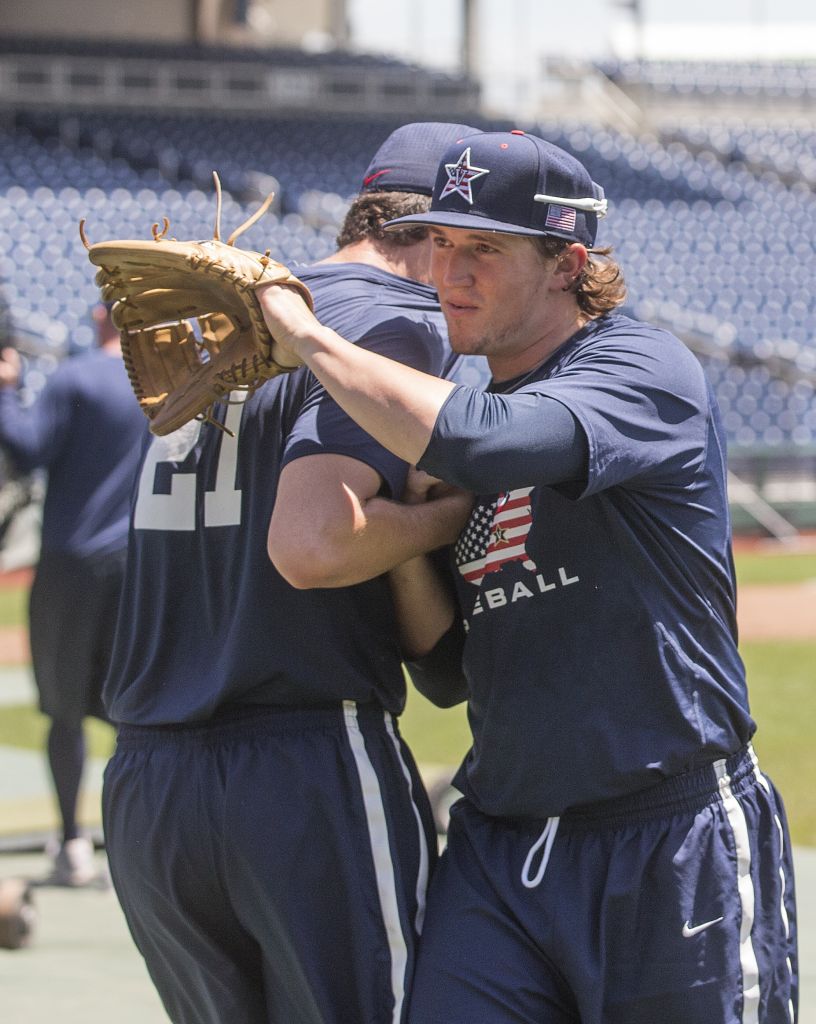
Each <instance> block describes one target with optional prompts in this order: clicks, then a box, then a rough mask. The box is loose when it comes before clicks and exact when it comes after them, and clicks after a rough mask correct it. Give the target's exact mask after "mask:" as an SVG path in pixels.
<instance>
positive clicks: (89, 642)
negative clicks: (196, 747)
mask: <svg viewBox="0 0 816 1024" xmlns="http://www.w3.org/2000/svg"><path fill="white" fill-rule="evenodd" d="M93 317H94V321H95V324H96V328H97V341H98V343H97V345H96V347H95V348H94V349H93V350H92V351H89V352H87V353H84V354H82V355H79V356H76V357H72V358H67V359H65V360H64V361H63V362H62V363H61V365H60V366H59V367H58V368H57V369H56V370H55V371H54V373H53V374H52V375H51V377H50V378H49V380H48V382H47V384H46V386H45V388H44V389H43V391H42V393H41V395H40V396H39V398H38V399H37V400H36V401H35V402H34V403H33V404H32V405H31V406H29V407H26V406H24V405H23V403H22V401H21V398H20V392H19V391H18V387H17V385H18V383H19V380H20V375H21V359H20V355H19V353H18V352H17V350H16V349H14V348H11V347H7V348H4V349H3V351H2V359H0V444H2V445H3V447H4V448H5V450H6V451H7V453H8V455H9V457H10V458H11V460H12V461H13V463H14V464H15V466H16V467H17V468H18V469H19V470H21V471H23V472H28V471H31V470H33V469H37V468H42V469H45V470H46V471H47V474H48V482H47V489H46V494H45V501H44V506H43V521H42V534H41V543H40V556H39V561H38V564H37V568H36V572H35V575H34V582H33V584H32V587H31V593H30V598H29V635H30V643H31V658H32V665H33V670H34V679H35V682H36V686H37V690H38V693H39V706H40V709H41V711H42V712H43V713H44V714H46V715H47V716H48V717H49V718H50V720H51V723H50V727H49V731H48V739H47V755H48V763H49V767H50V771H51V776H52V779H53V784H54V789H55V793H56V799H57V804H58V808H59V816H60V823H61V835H60V837H59V844H58V848H57V849H56V850H55V852H54V865H53V872H52V874H51V876H50V879H49V880H50V881H51V882H53V883H55V884H60V885H70V886H80V885H87V884H89V883H91V882H93V881H95V879H96V877H97V874H98V872H97V868H96V865H95V862H94V856H93V844H92V842H91V840H90V838H89V837H88V836H87V835H85V834H84V833H83V830H82V828H81V825H80V822H79V820H78V806H79V797H80V793H81V782H82V774H83V770H84V766H85V735H84V730H83V719H85V718H86V717H88V716H94V717H97V718H100V719H103V720H105V718H106V716H105V712H104V709H103V706H102V701H101V692H102V684H103V683H104V680H105V675H106V672H107V666H108V660H109V657H110V651H111V647H112V644H113V634H114V630H115V626H116V615H117V610H118V604H119V594H120V590H121V586H122V580H123V575H124V564H125V550H126V544H127V530H128V521H129V507H130V492H131V490H132V486H133V482H134V479H135V472H136V466H137V464H138V459H139V454H140V451H141V448H142V442H143V439H144V438H145V437H146V434H147V430H146V427H147V420H146V418H145V416H144V415H143V413H142V412H141V410H140V409H139V406H138V404H137V402H136V401H135V399H134V396H133V392H132V390H131V387H130V383H129V381H128V377H127V373H126V371H125V367H124V364H123V362H122V358H121V349H120V345H119V332H118V331H117V329H116V327H114V325H113V323H112V321H111V317H110V311H109V309H107V308H106V307H105V306H104V305H99V306H97V307H95V308H94V310H93Z"/></svg>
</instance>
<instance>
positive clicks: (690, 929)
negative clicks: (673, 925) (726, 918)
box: [683, 917, 723, 939]
mask: <svg viewBox="0 0 816 1024" xmlns="http://www.w3.org/2000/svg"><path fill="white" fill-rule="evenodd" d="M722 920H723V918H722V917H715V918H714V920H713V921H704V922H703V924H695V925H692V924H691V922H690V921H686V923H685V924H684V925H683V938H684V939H690V938H691V936H692V935H696V934H697V933H698V932H704V931H705V930H706V928H710V927H711V926H712V925H713V924H719V923H720V921H722Z"/></svg>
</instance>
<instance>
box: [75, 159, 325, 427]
mask: <svg viewBox="0 0 816 1024" xmlns="http://www.w3.org/2000/svg"><path fill="white" fill-rule="evenodd" d="M213 177H214V179H215V185H216V192H217V197H218V205H217V212H216V223H215V231H214V233H213V238H212V239H210V240H209V241H198V242H195V241H191V242H180V241H178V240H176V239H173V238H170V239H168V238H166V237H165V236H166V235H167V231H168V229H169V226H170V225H169V222H168V220H167V218H166V217H165V218H164V224H163V227H162V230H159V226H158V224H154V225H153V238H152V240H144V241H143V240H122V241H110V242H99V243H97V244H95V245H91V244H90V243H89V242H88V240H87V238H86V236H85V230H84V227H85V222H84V220H83V221H81V222H80V225H79V230H80V237H81V238H82V242H83V244H84V245H85V247H86V249H87V250H88V257H89V259H90V261H91V263H93V264H94V265H95V266H97V267H99V270H98V271H97V274H96V283H97V285H98V286H99V288H100V292H101V295H102V299H103V301H105V302H112V303H113V304H114V305H113V309H112V317H113V322H114V323H115V325H116V326H117V327H118V328H119V332H120V335H121V339H122V355H123V357H124V362H125V367H126V368H127V372H128V376H129V377H130V383H131V386H132V388H133V391H134V392H135V394H136V398H137V399H138V401H139V405H140V406H141V407H142V410H143V411H144V413H145V414H146V416H147V417H148V419H149V420H150V430H151V431H152V433H154V434H159V435H161V434H169V433H171V432H172V431H174V430H177V429H178V428H179V427H181V426H183V425H184V424H185V423H187V422H188V421H189V420H192V419H195V418H199V419H204V420H207V421H209V422H213V423H216V424H217V425H218V426H220V425H221V424H220V423H218V421H217V420H214V419H213V405H214V404H215V403H216V402H218V401H221V400H223V399H224V398H225V397H227V396H228V395H229V393H230V392H231V391H236V390H237V391H249V392H250V393H251V392H253V391H255V390H256V389H257V388H258V387H260V386H261V384H263V383H264V382H265V381H266V380H269V379H270V378H271V377H275V376H277V375H278V374H280V373H287V372H289V371H291V370H294V369H296V367H295V366H285V365H282V364H281V363H279V362H278V361H277V360H276V359H275V358H274V356H273V347H274V338H273V337H272V335H271V334H270V333H269V330H268V328H267V326H266V323H265V322H264V318H263V314H262V312H261V308H260V305H259V303H258V298H257V295H256V294H255V289H256V288H257V287H258V286H259V285H261V284H268V283H277V284H281V285H286V286H287V287H291V288H295V289H296V290H297V291H298V292H299V293H300V294H301V295H302V297H303V299H304V300H305V301H306V302H307V303H308V305H309V307H310V308H313V304H312V297H311V294H310V293H309V289H308V288H307V287H306V285H304V284H303V283H302V282H301V281H299V280H298V279H297V278H296V277H295V276H294V275H293V274H292V273H291V272H290V271H289V270H288V268H287V267H285V266H283V264H281V263H277V262H276V261H275V260H273V259H271V258H270V255H269V251H268V250H267V252H266V253H264V254H261V253H257V252H251V251H248V250H244V249H237V248H235V246H234V244H233V243H234V242H235V239H236V238H237V237H238V235H239V234H241V232H243V231H245V230H246V229H247V228H248V227H250V226H251V225H252V224H254V223H255V221H257V220H258V219H259V218H260V217H261V216H262V215H263V214H264V213H265V212H266V210H267V209H268V207H269V203H270V202H271V200H272V198H273V197H272V196H269V197H268V198H267V200H266V201H265V202H264V204H263V205H262V206H261V207H260V209H259V210H257V211H256V212H255V213H254V214H253V216H252V217H250V218H249V219H248V220H247V221H245V222H244V224H242V225H241V226H240V227H239V228H237V229H236V230H235V231H234V232H233V233H232V235H230V237H229V238H228V239H227V241H226V242H222V241H221V238H220V219H221V187H220V184H219V181H218V176H217V175H215V174H214V175H213Z"/></svg>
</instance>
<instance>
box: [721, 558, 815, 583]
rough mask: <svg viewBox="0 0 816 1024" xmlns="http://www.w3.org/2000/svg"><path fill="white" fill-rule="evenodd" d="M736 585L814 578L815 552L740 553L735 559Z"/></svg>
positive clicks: (800, 580) (796, 581) (798, 580)
mask: <svg viewBox="0 0 816 1024" xmlns="http://www.w3.org/2000/svg"><path fill="white" fill-rule="evenodd" d="M735 561H736V567H737V585H738V586H742V585H743V584H746V583H802V582H804V581H805V580H816V554H811V553H807V554H805V553H803V552H795V551H789V552H780V553H774V554H740V555H738V556H737V558H736V559H735Z"/></svg>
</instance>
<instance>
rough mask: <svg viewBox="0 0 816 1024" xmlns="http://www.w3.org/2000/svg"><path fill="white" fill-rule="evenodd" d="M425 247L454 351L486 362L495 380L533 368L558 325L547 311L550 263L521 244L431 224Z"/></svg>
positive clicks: (526, 242) (517, 239) (514, 238)
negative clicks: (429, 239)
mask: <svg viewBox="0 0 816 1024" xmlns="http://www.w3.org/2000/svg"><path fill="white" fill-rule="evenodd" d="M431 247H432V248H431V251H432V256H431V277H432V279H433V283H434V286H435V287H436V289H437V291H438V293H439V300H440V303H441V305H442V312H443V313H444V314H445V320H446V321H447V325H448V336H449V338H450V343H451V347H452V348H453V350H454V352H459V353H461V354H463V355H484V356H487V358H488V360H489V362H490V367H491V370H492V372H493V376H494V378H495V379H497V380H506V379H509V378H510V377H513V376H517V375H518V374H519V373H523V372H525V370H527V369H530V368H532V367H533V366H536V365H538V363H540V362H541V361H542V359H544V358H545V357H546V356H547V355H548V354H549V350H550V349H551V348H552V347H553V346H552V338H553V331H560V320H561V319H562V314H561V313H560V312H558V311H557V310H556V308H555V306H554V305H553V303H554V301H557V300H555V299H554V296H555V295H557V294H560V285H559V286H558V288H557V290H556V288H555V286H554V285H553V282H552V279H553V271H554V267H555V261H554V260H553V261H546V260H544V259H543V258H542V256H541V255H540V254H539V251H538V249H537V248H536V247H535V244H534V243H533V242H532V241H531V240H530V239H529V238H525V237H524V236H523V235H505V234H501V233H498V232H495V231H470V230H468V229H465V228H446V227H440V226H436V225H435V226H433V227H432V228H431ZM563 340H564V338H563V337H559V341H558V343H559V344H560V342H561V341H563Z"/></svg>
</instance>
